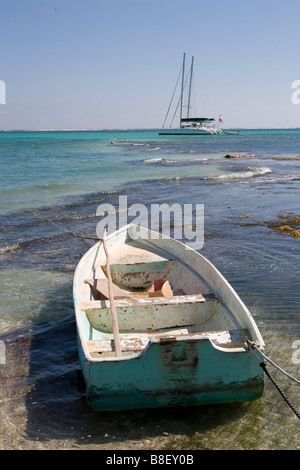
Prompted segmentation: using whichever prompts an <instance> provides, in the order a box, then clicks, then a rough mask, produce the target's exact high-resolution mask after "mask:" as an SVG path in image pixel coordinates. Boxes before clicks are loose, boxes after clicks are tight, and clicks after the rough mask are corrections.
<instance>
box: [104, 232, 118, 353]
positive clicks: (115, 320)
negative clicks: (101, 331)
mask: <svg viewBox="0 0 300 470" xmlns="http://www.w3.org/2000/svg"><path fill="white" fill-rule="evenodd" d="M103 247H104V251H105V254H106V271H107V273H106V274H107V280H108V292H109V301H110V308H111V314H112V324H113V334H114V347H115V353H116V356H121V346H120V336H119V325H118V317H117V312H116V307H115V299H114V295H113V284H112V279H111V272H110V258H109V252H108V249H107V246H106V229H104V235H103Z"/></svg>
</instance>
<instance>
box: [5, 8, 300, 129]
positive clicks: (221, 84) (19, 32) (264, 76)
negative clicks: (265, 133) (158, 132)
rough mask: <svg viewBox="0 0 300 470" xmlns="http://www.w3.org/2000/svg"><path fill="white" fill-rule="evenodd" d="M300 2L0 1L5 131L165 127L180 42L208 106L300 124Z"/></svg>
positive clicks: (248, 120) (256, 120) (240, 119)
mask: <svg viewBox="0 0 300 470" xmlns="http://www.w3.org/2000/svg"><path fill="white" fill-rule="evenodd" d="M299 29H300V2H299V0H213V1H209V0H207V1H202V0H187V1H186V2H184V1H182V0H180V1H179V0H148V1H146V0H1V2H0V41H1V47H0V80H2V81H4V82H5V84H6V104H0V129H66V128H69V129H70V128H71V129H82V128H87V129H99V128H100V129H102V128H115V129H116V128H157V127H160V126H161V125H162V123H163V120H164V117H165V113H166V110H167V107H168V105H169V100H170V98H171V95H172V92H173V88H174V86H175V82H176V78H177V75H178V73H179V69H180V66H181V61H182V55H183V52H186V54H187V59H188V60H190V57H191V56H192V55H194V56H195V75H194V76H195V91H196V95H197V111H198V114H199V115H210V116H217V115H218V114H219V113H223V120H224V127H236V126H237V127H250V128H253V127H300V105H295V104H292V101H291V95H292V91H293V90H292V88H291V84H292V82H293V81H294V80H300V42H299Z"/></svg>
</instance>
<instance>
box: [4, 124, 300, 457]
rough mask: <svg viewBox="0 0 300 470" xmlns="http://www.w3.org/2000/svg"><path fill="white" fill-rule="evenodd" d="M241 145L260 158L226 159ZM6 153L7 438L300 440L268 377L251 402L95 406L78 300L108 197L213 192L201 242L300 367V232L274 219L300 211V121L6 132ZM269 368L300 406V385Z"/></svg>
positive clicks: (288, 364) (137, 442)
mask: <svg viewBox="0 0 300 470" xmlns="http://www.w3.org/2000/svg"><path fill="white" fill-rule="evenodd" d="M232 153H234V154H254V155H255V156H251V157H247V158H237V159H228V158H225V155H227V154H232ZM0 165H1V166H0V168H1V172H0V201H1V202H0V266H1V271H0V305H1V310H0V340H2V341H4V344H5V350H6V360H5V364H0V379H1V391H0V403H1V407H0V430H1V436H2V437H0V448H3V449H5V448H9V449H12V448H23V449H31V448H32V449H36V448H40V449H46V448H51V449H54V448H91V449H116V450H117V449H177V450H188V449H296V448H298V449H299V448H300V438H299V436H300V435H299V423H298V421H299V420H297V418H296V417H295V416H294V415H293V413H292V411H291V410H290V408H289V407H288V406H287V405H286V403H285V402H284V401H283V400H282V398H281V397H280V396H279V394H278V392H277V391H276V389H275V388H274V386H273V385H272V384H271V383H270V382H268V379H266V387H265V392H264V395H263V397H262V398H261V399H260V400H258V401H256V402H253V403H246V404H241V405H226V406H225V405H224V406H223V405H222V406H216V407H201V408H197V409H188V411H187V410H184V411H182V410H164V411H163V412H158V411H157V412H153V411H151V412H150V411H149V412H148V411H143V412H141V411H139V412H130V413H128V412H126V413H120V414H118V415H116V414H109V415H107V414H101V413H96V414H95V413H93V412H92V411H91V410H88V409H87V408H86V404H85V397H84V386H83V383H82V379H81V372H80V367H79V363H78V357H77V349H76V347H77V346H76V335H75V322H74V311H73V304H72V278H73V273H74V269H75V267H76V264H77V263H78V261H79V259H80V257H81V255H82V254H83V253H84V252H85V251H87V249H88V248H89V247H90V246H91V245H92V244H93V243H94V242H95V241H94V240H93V239H94V238H96V227H97V223H98V221H99V217H97V215H96V211H97V207H98V206H99V204H102V203H109V204H113V205H114V206H115V207H116V208H117V207H118V205H119V197H120V196H127V198H128V205H131V204H135V203H142V204H145V205H146V206H147V207H150V205H151V204H152V203H159V204H162V203H167V204H169V205H171V204H174V203H179V204H185V203H190V204H197V203H199V204H204V215H205V226H204V246H203V248H202V249H201V253H202V254H204V255H205V256H206V257H207V258H208V259H210V260H211V261H212V262H213V263H214V264H215V265H216V267H217V268H218V269H219V270H220V271H221V272H222V273H223V274H224V275H225V277H226V278H227V279H228V281H229V282H230V283H231V284H232V285H233V287H234V288H235V289H236V291H237V292H238V294H239V295H240V296H241V298H242V300H243V301H244V302H245V303H246V305H247V307H248V308H249V309H250V311H251V312H252V314H253V316H254V318H255V320H256V322H257V324H258V326H259V328H260V330H261V332H262V334H263V337H264V339H265V342H266V345H267V352H268V354H269V355H270V357H271V358H273V360H275V362H277V363H278V364H279V365H280V366H281V367H283V368H284V369H285V370H287V371H288V372H289V373H290V374H292V375H294V376H297V377H298V378H299V376H300V365H299V364H297V363H295V360H294V359H295V357H296V358H297V356H295V354H294V356H293V353H295V352H297V351H296V350H295V348H294V347H293V345H294V344H295V341H297V340H300V321H299V314H300V289H299V252H300V249H299V246H300V238H298V239H297V238H293V237H292V236H291V235H290V233H289V232H286V231H282V232H281V231H279V230H274V229H272V228H270V226H269V225H270V224H268V223H267V222H277V221H278V220H279V221H280V224H279V225H288V223H290V222H291V221H292V220H293V218H294V217H295V216H300V207H299V201H300V130H299V129H295V130H277V129H276V130H241V133H240V135H220V136H208V137H206V136H194V137H187V136H185V137H183V136H182V137H177V136H176V137H174V136H159V134H158V131H157V130H136V131H135V130H114V131H112V130H111V131H80V132H79V131H78V132H77V131H61V132H55V131H53V132H1V133H0ZM157 228H159V227H157ZM294 228H295V229H300V225H297V224H296V225H295V227H294ZM83 237H85V238H83ZM299 349H300V348H299ZM298 357H299V359H300V353H299V355H298ZM293 358H294V359H293ZM296 362H297V361H296ZM270 371H272V374H273V375H274V377H275V378H276V380H277V381H278V382H279V383H280V385H281V386H282V388H283V390H284V391H285V393H286V394H287V395H288V397H289V398H290V399H291V401H292V402H293V404H294V405H295V406H296V408H298V409H300V393H299V385H297V384H296V383H294V382H291V381H290V380H289V379H287V378H286V377H284V376H283V375H282V374H280V373H278V372H277V371H276V369H273V368H270Z"/></svg>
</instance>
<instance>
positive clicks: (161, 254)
mask: <svg viewBox="0 0 300 470" xmlns="http://www.w3.org/2000/svg"><path fill="white" fill-rule="evenodd" d="M137 233H138V234H139V238H138V237H137ZM105 246H106V250H105ZM107 252H108V253H109V266H108V265H107V263H106V253H107ZM158 280H159V281H160V282H158V283H157V282H156V285H158V286H159V287H158V288H157V289H155V281H158ZM161 280H163V282H161ZM165 287H166V289H165ZM111 288H113V294H114V296H113V298H112V297H111ZM148 290H149V293H150V292H151V294H150V295H149V293H148V292H147V291H148ZM155 290H156V294H155V293H154V291H155ZM73 294H74V305H75V311H76V322H77V333H78V334H77V336H78V351H79V358H80V362H81V367H82V372H83V376H84V379H85V382H86V396H87V401H88V403H89V404H90V405H91V406H92V407H93V408H95V409H98V410H121V409H133V408H149V407H161V406H178V405H200V404H215V403H225V402H237V401H248V400H253V399H257V398H259V397H260V396H261V394H262V392H263V387H264V377H263V370H262V368H261V367H260V366H259V363H258V361H257V359H256V358H255V357H254V355H253V354H252V353H251V351H250V348H248V346H247V341H248V340H249V341H252V342H254V343H255V344H256V346H257V347H258V349H259V350H260V351H261V352H263V351H264V349H265V346H264V342H263V339H262V337H261V334H260V332H259V330H258V328H257V325H256V324H255V321H254V319H253V317H252V316H251V314H250V312H249V311H248V310H247V308H246V306H245V305H244V304H243V302H242V301H241V300H240V298H239V297H238V295H237V294H236V293H235V291H234V290H233V288H232V287H231V286H230V285H229V283H228V282H227V281H226V279H224V277H223V276H222V275H221V274H220V273H219V272H218V270H217V269H216V268H215V267H214V266H213V265H212V264H211V263H210V262H209V261H208V260H207V259H206V258H204V257H203V256H202V255H200V254H199V253H197V252H196V251H194V250H193V249H191V248H189V247H188V246H186V245H184V244H182V243H181V242H178V241H176V240H174V239H171V238H169V237H166V236H164V235H162V234H158V233H157V232H153V231H150V230H147V229H145V228H142V227H137V226H135V225H132V224H130V225H128V226H126V227H123V228H121V229H120V230H118V231H116V232H114V233H113V234H111V235H109V236H108V237H107V238H106V245H105V244H104V243H103V242H102V241H99V242H98V243H96V244H95V245H94V246H93V247H92V248H90V249H89V250H88V251H87V253H86V254H85V255H84V256H83V257H82V259H81V260H80V262H79V264H78V266H77V268H76V271H75V275H74V292H73ZM109 299H110V300H109ZM113 310H114V312H115V314H116V315H117V320H118V328H117V332H116V330H114V324H113V319H114V317H113V315H112V313H113ZM114 332H115V337H114ZM117 343H118V347H119V352H118V354H119V355H117V354H116V350H117V348H116V346H117Z"/></svg>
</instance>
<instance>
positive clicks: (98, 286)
mask: <svg viewBox="0 0 300 470" xmlns="http://www.w3.org/2000/svg"><path fill="white" fill-rule="evenodd" d="M84 282H85V283H86V284H89V286H90V287H91V290H92V292H93V295H94V298H95V299H97V298H98V299H99V300H108V299H109V289H108V280H107V279H106V278H103V279H86V280H85V281H84ZM112 288H113V296H114V298H115V299H123V298H128V299H131V298H132V296H131V295H130V293H129V292H127V291H126V290H124V289H121V288H120V287H119V286H117V285H116V284H114V283H113V284H112Z"/></svg>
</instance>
